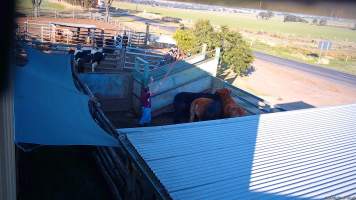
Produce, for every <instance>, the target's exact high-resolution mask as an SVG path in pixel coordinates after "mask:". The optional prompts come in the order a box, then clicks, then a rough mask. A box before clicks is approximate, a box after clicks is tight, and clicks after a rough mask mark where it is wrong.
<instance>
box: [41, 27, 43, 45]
mask: <svg viewBox="0 0 356 200" xmlns="http://www.w3.org/2000/svg"><path fill="white" fill-rule="evenodd" d="M41 42H43V26H41Z"/></svg>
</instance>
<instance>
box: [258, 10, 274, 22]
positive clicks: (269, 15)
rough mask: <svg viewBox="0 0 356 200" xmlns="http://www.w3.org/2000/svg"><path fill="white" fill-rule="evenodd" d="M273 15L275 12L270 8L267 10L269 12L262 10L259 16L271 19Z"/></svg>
mask: <svg viewBox="0 0 356 200" xmlns="http://www.w3.org/2000/svg"><path fill="white" fill-rule="evenodd" d="M273 16H274V13H273V12H272V11H270V10H269V11H267V12H260V13H258V15H257V18H261V19H265V20H269V19H270V18H272V17H273Z"/></svg>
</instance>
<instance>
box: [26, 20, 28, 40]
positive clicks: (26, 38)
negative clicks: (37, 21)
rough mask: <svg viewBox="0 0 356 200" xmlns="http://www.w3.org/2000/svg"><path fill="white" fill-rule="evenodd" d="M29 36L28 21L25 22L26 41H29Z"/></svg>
mask: <svg viewBox="0 0 356 200" xmlns="http://www.w3.org/2000/svg"><path fill="white" fill-rule="evenodd" d="M27 35H28V20H26V21H25V39H27Z"/></svg>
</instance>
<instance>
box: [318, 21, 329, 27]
mask: <svg viewBox="0 0 356 200" xmlns="http://www.w3.org/2000/svg"><path fill="white" fill-rule="evenodd" d="M327 22H328V21H327V20H326V19H321V20H320V21H319V26H326V24H327Z"/></svg>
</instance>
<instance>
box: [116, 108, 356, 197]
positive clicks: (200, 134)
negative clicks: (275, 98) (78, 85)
mask: <svg viewBox="0 0 356 200" xmlns="http://www.w3.org/2000/svg"><path fill="white" fill-rule="evenodd" d="M355 123H356V104H354V105H347V106H339V107H331V108H315V109H307V110H298V111H289V112H281V113H272V114H263V115H254V116H247V117H240V118H232V119H224V120H216V121H206V122H199V123H193V124H180V125H172V126H162V127H150V128H136V129H120V130H119V131H121V132H124V133H127V138H128V140H129V141H130V142H131V143H132V145H133V146H134V148H135V149H136V150H137V152H138V153H139V154H140V155H141V157H142V158H143V159H144V160H145V162H146V163H147V165H148V166H149V167H150V168H151V170H152V171H153V173H154V174H155V175H156V176H157V178H158V179H159V180H160V181H161V183H162V185H163V186H164V187H165V189H166V190H167V191H168V193H169V194H170V195H171V197H172V198H173V199H325V198H327V197H330V196H337V197H347V196H352V195H356V124H355Z"/></svg>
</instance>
